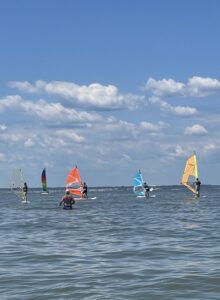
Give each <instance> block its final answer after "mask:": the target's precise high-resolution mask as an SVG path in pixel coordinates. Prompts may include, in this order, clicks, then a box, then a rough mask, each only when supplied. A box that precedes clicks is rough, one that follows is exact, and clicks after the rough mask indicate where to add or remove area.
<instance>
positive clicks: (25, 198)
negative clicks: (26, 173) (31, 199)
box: [22, 182, 28, 202]
mask: <svg viewBox="0 0 220 300" xmlns="http://www.w3.org/2000/svg"><path fill="white" fill-rule="evenodd" d="M22 192H23V199H24V201H25V202H27V194H28V186H27V182H24V185H23V188H22Z"/></svg>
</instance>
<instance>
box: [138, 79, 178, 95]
mask: <svg viewBox="0 0 220 300" xmlns="http://www.w3.org/2000/svg"><path fill="white" fill-rule="evenodd" d="M143 90H146V91H151V92H152V93H153V94H154V95H155V96H159V97H164V96H167V95H176V94H182V93H183V91H184V84H183V83H181V82H177V81H175V80H173V79H162V80H155V79H153V78H149V79H148V80H147V82H146V84H145V85H144V87H143Z"/></svg>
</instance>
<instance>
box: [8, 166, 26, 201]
mask: <svg viewBox="0 0 220 300" xmlns="http://www.w3.org/2000/svg"><path fill="white" fill-rule="evenodd" d="M23 186H24V178H23V174H22V170H21V169H14V170H13V171H12V174H11V178H10V189H11V191H12V192H13V193H14V194H15V195H16V196H17V197H18V198H20V199H21V200H22V202H26V197H25V194H24V192H23Z"/></svg>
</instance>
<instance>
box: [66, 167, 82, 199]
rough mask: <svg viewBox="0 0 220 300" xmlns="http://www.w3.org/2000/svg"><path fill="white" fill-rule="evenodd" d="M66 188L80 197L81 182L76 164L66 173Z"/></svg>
mask: <svg viewBox="0 0 220 300" xmlns="http://www.w3.org/2000/svg"><path fill="white" fill-rule="evenodd" d="M66 189H68V190H69V191H70V193H71V194H73V195H77V196H80V197H82V184H81V178H80V174H79V170H78V168H77V166H75V168H73V169H72V170H71V171H70V172H69V174H68V177H67V181H66Z"/></svg>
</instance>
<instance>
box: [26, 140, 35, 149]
mask: <svg viewBox="0 0 220 300" xmlns="http://www.w3.org/2000/svg"><path fill="white" fill-rule="evenodd" d="M24 145H25V147H33V146H34V145H35V142H34V141H33V139H31V138H28V139H27V140H26V141H25V142H24Z"/></svg>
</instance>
